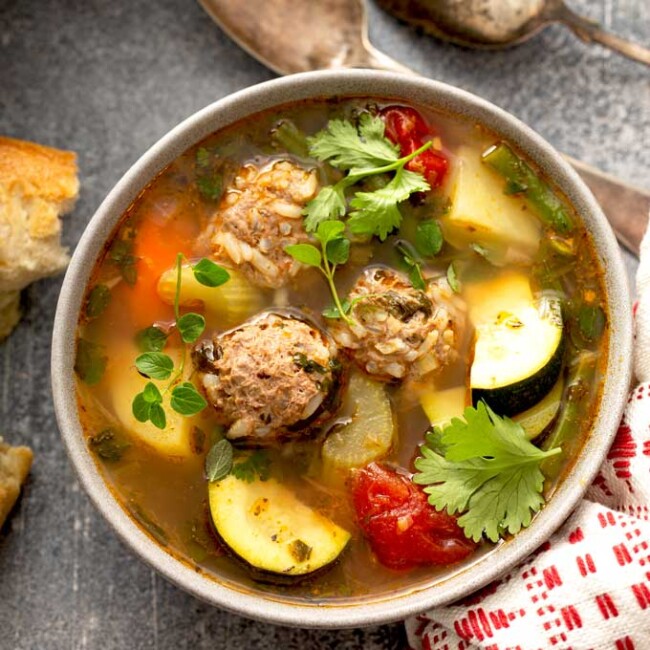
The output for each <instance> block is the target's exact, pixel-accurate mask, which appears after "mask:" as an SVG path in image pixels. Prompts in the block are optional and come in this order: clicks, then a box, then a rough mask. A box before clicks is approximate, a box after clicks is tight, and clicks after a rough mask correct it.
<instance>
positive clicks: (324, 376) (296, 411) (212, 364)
mask: <svg viewBox="0 0 650 650" xmlns="http://www.w3.org/2000/svg"><path fill="white" fill-rule="evenodd" d="M336 357H337V348H336V346H335V344H334V342H333V341H332V340H331V339H330V338H329V337H328V336H327V335H326V334H325V333H324V332H322V331H321V330H320V329H318V328H316V327H315V326H313V325H311V324H309V323H308V322H306V321H304V320H300V319H298V318H294V317H291V316H284V315H282V314H279V313H265V314H262V315H261V316H258V317H256V318H254V319H252V320H250V321H248V322H247V323H244V324H243V325H241V326H240V327H238V328H236V329H234V330H230V331H229V332H224V333H223V334H219V335H218V336H216V337H215V338H214V341H213V343H212V344H211V345H208V346H202V347H199V348H197V350H196V351H195V353H194V360H195V363H196V365H197V367H198V368H199V371H200V372H201V378H200V380H201V384H202V386H203V389H204V390H205V393H206V396H207V398H208V401H209V402H210V404H211V405H212V406H213V407H214V409H215V411H216V413H217V417H218V419H219V420H220V422H221V423H222V424H224V425H226V426H227V427H228V430H227V433H226V436H227V437H228V438H230V439H241V440H245V441H246V442H249V443H253V444H266V443H268V442H273V441H275V440H278V439H281V440H287V439H293V438H300V437H303V436H304V435H306V434H308V433H309V432H310V430H311V429H313V427H315V426H316V425H317V424H319V423H320V422H322V421H323V420H324V419H325V418H326V417H328V416H329V414H330V412H331V411H333V409H334V408H335V407H336V405H337V400H338V389H339V384H340V364H339V363H338V360H337V358H336Z"/></svg>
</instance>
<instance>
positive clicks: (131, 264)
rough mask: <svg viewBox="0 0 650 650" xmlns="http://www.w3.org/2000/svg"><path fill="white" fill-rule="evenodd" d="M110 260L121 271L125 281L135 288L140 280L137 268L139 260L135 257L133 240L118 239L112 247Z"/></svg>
mask: <svg viewBox="0 0 650 650" xmlns="http://www.w3.org/2000/svg"><path fill="white" fill-rule="evenodd" d="M109 258H110V260H111V261H112V262H113V263H114V264H115V266H117V267H118V269H119V270H120V275H121V276H122V278H123V279H124V281H125V282H126V283H127V284H129V285H130V286H133V285H134V284H135V283H136V280H137V279H138V273H137V270H136V266H135V264H136V262H137V261H138V258H137V257H135V256H134V255H133V239H132V238H127V239H116V240H115V242H114V243H113V245H112V246H111V251H110V254H109Z"/></svg>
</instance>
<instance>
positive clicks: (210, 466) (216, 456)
mask: <svg viewBox="0 0 650 650" xmlns="http://www.w3.org/2000/svg"><path fill="white" fill-rule="evenodd" d="M232 460H233V450H232V444H231V443H230V442H229V441H228V440H226V439H225V438H223V439H222V440H219V442H217V443H216V444H214V445H213V446H212V449H210V451H209V452H208V455H207V456H206V457H205V474H206V476H207V478H208V481H211V482H212V481H220V480H221V479H223V478H226V476H228V474H230V470H231V469H232Z"/></svg>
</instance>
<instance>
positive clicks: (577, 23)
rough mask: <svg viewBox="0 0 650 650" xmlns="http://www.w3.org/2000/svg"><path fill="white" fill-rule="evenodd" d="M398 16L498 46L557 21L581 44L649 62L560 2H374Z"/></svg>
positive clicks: (640, 50)
mask: <svg viewBox="0 0 650 650" xmlns="http://www.w3.org/2000/svg"><path fill="white" fill-rule="evenodd" d="M377 3H378V4H379V5H380V6H381V7H383V8H384V9H385V10H386V11H388V12H389V13H392V14H394V15H395V16H397V17H398V18H399V19H400V20H403V21H404V22H407V23H409V24H411V25H414V26H416V27H420V28H422V29H423V30H424V31H425V32H427V33H428V34H431V35H433V36H436V37H438V38H442V39H444V40H448V41H451V42H453V43H456V44H458V45H464V46H465V47H471V48H479V49H500V48H505V47H511V46H513V45H517V44H519V43H522V42H523V41H527V40H528V39H529V38H531V37H533V36H534V35H535V34H537V33H538V32H539V31H540V30H542V29H543V28H544V27H546V26H548V25H550V24H551V23H562V24H564V25H566V26H567V27H569V28H570V29H571V30H572V31H573V32H574V33H575V35H576V36H578V38H580V39H581V40H583V41H584V42H586V43H592V42H593V43H600V44H601V45H604V46H605V47H608V48H610V49H612V50H615V51H616V52H618V53H619V54H622V55H623V56H626V57H628V58H630V59H632V60H634V61H637V62H639V63H644V64H645V65H650V50H649V49H647V48H645V47H642V46H641V45H638V44H636V43H632V42H630V41H627V40H625V39H622V38H620V37H618V36H615V35H614V34H610V33H608V32H605V31H603V30H602V29H600V27H599V26H598V25H597V23H594V22H592V21H591V20H589V19H587V18H585V17H584V16H580V15H578V14H576V13H575V12H573V11H572V10H571V9H569V7H567V5H566V4H565V3H564V0H464V1H463V2H459V1H458V0H377Z"/></svg>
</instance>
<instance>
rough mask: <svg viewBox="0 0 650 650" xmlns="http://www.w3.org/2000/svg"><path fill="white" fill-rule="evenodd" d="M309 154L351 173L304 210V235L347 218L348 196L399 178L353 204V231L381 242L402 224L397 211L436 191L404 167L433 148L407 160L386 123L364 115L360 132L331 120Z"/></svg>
mask: <svg viewBox="0 0 650 650" xmlns="http://www.w3.org/2000/svg"><path fill="white" fill-rule="evenodd" d="M308 143H309V153H310V154H311V155H312V156H313V157H315V158H317V159H318V160H321V161H324V162H328V163H329V164H330V165H332V166H333V167H336V168H337V169H340V170H341V171H345V172H347V175H345V176H344V177H343V178H342V179H341V180H339V181H338V182H337V183H335V184H334V185H326V186H325V187H323V188H322V189H321V191H320V192H319V193H318V195H317V196H316V197H315V198H314V199H312V200H311V201H310V202H309V203H308V204H307V206H306V207H305V210H304V214H305V229H306V230H307V232H317V230H318V226H319V225H320V224H321V223H323V222H324V221H330V220H337V219H340V218H342V217H344V216H345V214H346V212H347V209H348V207H347V197H346V190H348V188H351V187H352V186H354V185H356V184H357V183H359V182H360V181H363V180H364V179H366V178H368V177H370V176H377V175H381V174H389V173H391V172H394V176H393V177H392V178H391V179H390V180H389V181H388V182H387V183H386V184H385V185H384V186H383V187H380V188H379V189H376V190H375V191H373V192H364V191H357V192H355V193H354V196H353V197H352V198H351V200H350V208H351V211H350V214H349V220H348V225H349V228H350V231H351V232H352V233H354V234H356V235H368V236H377V237H379V238H380V239H381V240H382V241H383V240H384V239H386V237H387V236H388V234H389V233H390V232H392V231H393V230H394V229H395V228H398V227H399V226H400V224H401V222H402V215H401V213H400V211H399V207H398V205H399V204H400V203H401V202H402V201H405V200H406V199H408V197H409V196H410V195H411V194H413V193H414V192H426V191H427V190H429V189H431V188H430V186H429V183H427V181H426V180H425V179H424V177H423V176H422V175H421V174H419V173H416V172H412V171H408V170H407V169H405V165H406V164H407V163H408V162H409V161H410V160H412V159H413V158H415V157H417V156H419V155H420V154H421V153H422V152H423V151H426V150H427V149H428V148H429V147H431V145H432V143H431V142H426V143H425V144H423V145H422V146H421V147H420V148H419V149H417V150H416V151H414V152H413V153H411V154H409V155H408V156H403V157H401V158H400V156H399V147H398V146H397V145H395V144H393V143H392V142H391V141H390V140H389V139H388V138H387V137H386V136H385V134H384V122H383V121H382V120H381V119H380V118H379V117H376V116H373V115H370V114H369V113H363V114H362V115H361V117H360V118H359V124H358V126H355V125H354V124H352V123H351V122H348V121H344V120H330V122H329V123H328V125H327V127H326V128H325V129H324V130H323V131H320V132H319V133H317V134H316V135H314V136H313V137H311V138H308Z"/></svg>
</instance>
